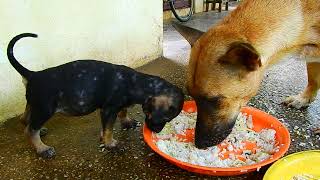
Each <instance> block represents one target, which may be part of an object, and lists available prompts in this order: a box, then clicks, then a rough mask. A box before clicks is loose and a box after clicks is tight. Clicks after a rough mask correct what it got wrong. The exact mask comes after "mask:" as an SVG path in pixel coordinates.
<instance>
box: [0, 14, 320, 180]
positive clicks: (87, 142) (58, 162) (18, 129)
mask: <svg viewBox="0 0 320 180" xmlns="http://www.w3.org/2000/svg"><path fill="white" fill-rule="evenodd" d="M225 14H226V12H223V13H214V12H209V13H202V14H200V15H197V16H194V17H193V20H192V21H190V22H188V23H187V25H189V26H192V27H195V28H198V29H200V30H206V29H208V28H209V27H210V26H211V25H213V24H214V23H216V22H217V20H219V19H221V18H222V17H223V16H224V15H225ZM164 36H165V37H164V56H165V57H164V58H159V59H156V60H155V61H153V62H151V63H149V64H147V65H145V66H143V67H141V68H139V69H138V70H140V71H142V72H146V73H150V74H154V75H159V76H162V77H164V78H166V79H167V80H169V81H171V82H173V83H175V84H177V85H179V86H181V87H183V86H184V83H185V81H184V79H185V76H184V75H185V65H186V64H187V59H188V53H189V49H190V48H189V46H188V44H187V42H186V41H185V40H183V39H182V37H181V36H180V35H179V34H178V33H177V32H175V31H174V30H173V28H172V26H171V25H170V23H165V26H164ZM305 85H306V70H305V65H304V63H303V62H302V61H301V60H299V59H298V58H296V57H288V58H285V59H284V60H283V61H282V62H281V63H279V64H277V65H275V66H273V67H272V68H270V69H269V70H268V72H267V73H266V75H265V79H264V80H263V83H262V85H261V89H260V91H259V93H258V95H257V96H255V97H254V98H253V99H252V100H251V102H250V103H249V105H250V106H254V107H257V108H259V109H262V110H264V111H266V112H268V113H270V114H272V115H274V116H275V117H277V118H279V119H280V120H281V121H282V122H283V123H284V124H285V125H286V126H287V127H288V128H289V129H290V134H291V136H292V143H291V146H290V149H289V153H293V152H297V151H301V150H309V149H320V148H319V146H320V137H319V136H318V135H315V134H313V133H312V131H311V129H312V128H313V127H316V126H320V125H319V124H320V100H319V96H318V98H317V100H316V101H315V102H314V103H312V104H311V105H310V107H308V108H307V109H305V110H295V109H291V108H287V107H284V106H283V105H281V101H282V100H283V99H284V98H285V97H286V96H288V95H292V94H296V93H298V92H300V91H301V90H302V89H303V88H304V87H305ZM130 116H131V117H133V118H135V119H136V120H139V121H140V122H143V118H144V117H143V115H142V113H141V108H140V107H139V106H136V107H133V108H131V109H130ZM46 127H48V128H49V133H48V135H47V136H46V137H44V138H43V141H44V142H45V143H47V144H48V145H51V146H54V147H55V149H56V151H57V156H56V157H55V158H54V159H52V160H43V159H41V158H38V157H37V156H36V154H35V153H34V151H33V150H32V149H31V147H30V145H29V144H28V143H27V141H26V139H25V137H24V135H23V127H22V125H21V124H20V123H19V121H18V118H13V119H10V120H8V121H6V122H5V123H4V124H2V125H1V126H0V179H261V178H262V177H263V174H264V172H265V170H266V168H262V169H261V170H260V171H259V172H254V173H250V174H248V175H243V176H237V177H209V176H202V175H198V174H194V173H189V172H186V171H184V170H181V169H179V168H177V167H175V166H174V165H171V164H170V163H168V162H167V161H165V160H164V159H162V158H161V157H160V156H158V155H157V154H154V153H153V152H152V150H151V149H150V148H149V147H148V146H147V145H146V144H145V143H144V141H143V138H142V131H141V127H139V128H136V129H135V130H121V129H120V126H119V122H117V124H116V127H115V138H116V139H117V140H118V141H121V142H123V143H124V144H123V145H121V147H119V148H118V149H116V150H113V151H104V152H101V151H100V149H99V147H98V146H99V141H98V140H99V138H98V137H99V130H100V119H99V116H98V114H97V113H93V114H90V115H88V116H84V117H64V116H62V115H56V116H54V117H53V118H52V119H51V120H50V121H49V122H48V123H47V125H46Z"/></svg>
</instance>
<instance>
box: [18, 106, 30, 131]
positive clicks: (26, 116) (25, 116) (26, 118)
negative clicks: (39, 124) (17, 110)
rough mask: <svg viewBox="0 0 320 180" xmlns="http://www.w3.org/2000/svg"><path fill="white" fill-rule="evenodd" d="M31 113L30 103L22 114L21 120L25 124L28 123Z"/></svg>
mask: <svg viewBox="0 0 320 180" xmlns="http://www.w3.org/2000/svg"><path fill="white" fill-rule="evenodd" d="M30 114H31V106H30V105H29V104H27V105H26V108H25V110H24V113H23V114H22V115H21V116H20V122H21V123H22V124H23V125H24V126H27V125H28V121H29V118H30Z"/></svg>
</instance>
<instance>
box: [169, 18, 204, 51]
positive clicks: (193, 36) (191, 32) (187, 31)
mask: <svg viewBox="0 0 320 180" xmlns="http://www.w3.org/2000/svg"><path fill="white" fill-rule="evenodd" d="M172 26H173V27H174V28H175V29H176V30H177V31H178V32H179V33H180V34H181V35H182V36H183V37H184V38H185V39H186V40H187V41H188V42H189V44H190V45H191V46H193V44H194V43H195V42H196V41H197V40H198V39H199V38H200V37H201V36H202V35H203V34H204V32H202V31H199V30H197V29H193V28H190V27H187V26H183V25H181V24H178V23H173V24H172Z"/></svg>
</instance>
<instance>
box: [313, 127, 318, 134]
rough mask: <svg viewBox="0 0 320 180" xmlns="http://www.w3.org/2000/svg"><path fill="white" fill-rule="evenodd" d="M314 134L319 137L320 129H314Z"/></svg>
mask: <svg viewBox="0 0 320 180" xmlns="http://www.w3.org/2000/svg"><path fill="white" fill-rule="evenodd" d="M313 132H314V133H315V134H317V135H320V127H319V128H314V129H313Z"/></svg>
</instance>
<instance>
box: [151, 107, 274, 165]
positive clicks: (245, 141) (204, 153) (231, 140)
mask: <svg viewBox="0 0 320 180" xmlns="http://www.w3.org/2000/svg"><path fill="white" fill-rule="evenodd" d="M196 117H197V114H196V113H186V112H183V111H182V112H181V113H180V115H179V116H177V117H176V118H175V119H173V120H172V121H171V122H170V123H167V124H166V126H165V127H164V129H163V130H162V131H161V132H160V133H158V134H153V136H155V139H157V141H156V145H157V147H158V148H159V149H160V150H161V151H162V152H164V153H166V154H168V155H170V156H171V157H174V158H176V159H178V160H180V161H183V162H187V163H191V164H194V165H200V166H207V167H223V168H227V167H241V166H245V165H252V164H255V163H259V162H261V161H264V160H266V159H269V158H272V154H273V153H275V152H277V151H278V150H279V146H278V145H277V142H276V140H275V134H276V131H275V130H274V129H262V130H261V131H260V132H255V131H254V130H252V129H253V123H252V117H251V116H247V115H246V114H241V113H240V114H239V116H238V118H237V121H236V124H235V126H234V128H233V130H232V132H231V134H230V135H229V136H228V137H227V139H226V140H224V141H223V142H222V143H221V144H219V145H218V146H213V147H209V148H207V149H204V150H203V149H198V148H196V147H195V145H194V142H193V138H194V128H195V125H196Z"/></svg>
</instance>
